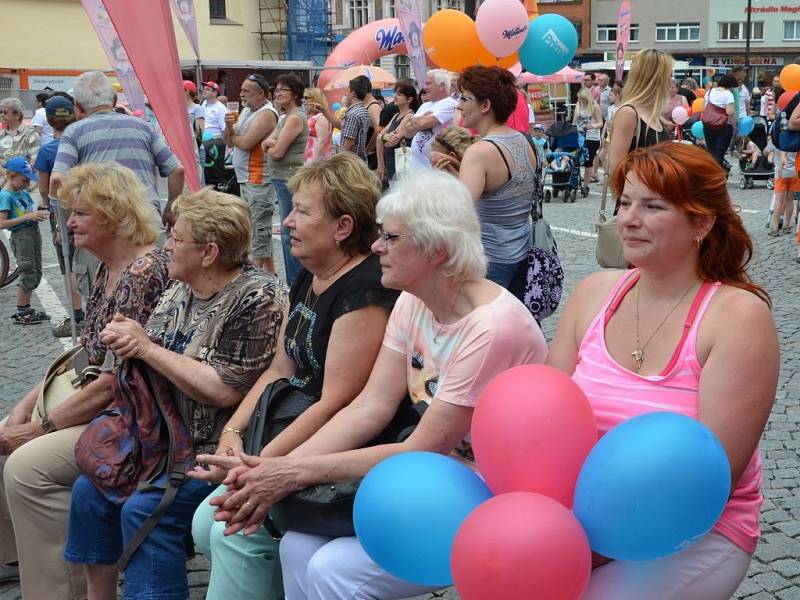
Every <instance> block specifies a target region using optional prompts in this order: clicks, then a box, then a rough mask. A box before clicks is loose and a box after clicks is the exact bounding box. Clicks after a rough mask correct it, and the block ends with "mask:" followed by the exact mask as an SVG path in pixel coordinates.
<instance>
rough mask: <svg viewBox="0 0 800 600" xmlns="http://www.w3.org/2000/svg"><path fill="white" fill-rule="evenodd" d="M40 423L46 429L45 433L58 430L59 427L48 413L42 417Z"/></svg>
mask: <svg viewBox="0 0 800 600" xmlns="http://www.w3.org/2000/svg"><path fill="white" fill-rule="evenodd" d="M39 424H40V425H41V426H42V429H44V432H45V433H53V432H54V431H58V429H57V428H56V426H55V423H53V422H52V421H51V420H50V417H48V416H47V415H45V416H44V417H42V420H41V421H40V422H39Z"/></svg>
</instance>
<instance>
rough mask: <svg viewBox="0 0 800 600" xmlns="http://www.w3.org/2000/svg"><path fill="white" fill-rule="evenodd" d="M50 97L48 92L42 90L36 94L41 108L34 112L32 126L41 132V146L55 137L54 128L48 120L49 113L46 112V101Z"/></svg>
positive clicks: (37, 131)
mask: <svg viewBox="0 0 800 600" xmlns="http://www.w3.org/2000/svg"><path fill="white" fill-rule="evenodd" d="M49 98H50V94H48V93H47V92H40V93H39V94H36V103H37V104H38V105H39V108H37V109H36V112H35V113H33V118H32V119H31V126H32V127H33V128H34V129H35V130H36V133H38V134H39V146H44V145H45V144H46V143H47V142H49V141H50V140H52V139H53V128H52V127H50V124H49V123H48V122H47V113H46V112H45V108H44V103H45V102H47V100H48V99H49Z"/></svg>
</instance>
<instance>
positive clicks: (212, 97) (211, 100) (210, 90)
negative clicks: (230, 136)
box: [202, 81, 228, 138]
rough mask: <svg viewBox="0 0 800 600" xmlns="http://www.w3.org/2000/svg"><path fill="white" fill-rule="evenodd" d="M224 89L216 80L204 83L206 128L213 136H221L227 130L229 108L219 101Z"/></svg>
mask: <svg viewBox="0 0 800 600" xmlns="http://www.w3.org/2000/svg"><path fill="white" fill-rule="evenodd" d="M221 93H222V90H221V89H220V87H219V84H218V83H217V82H216V81H206V82H205V83H204V84H203V97H204V98H205V100H203V104H202V106H203V111H204V112H205V116H206V126H205V130H206V131H207V132H208V133H210V134H211V136H212V137H215V138H221V137H222V134H223V132H224V131H225V115H226V114H228V108H227V107H226V106H225V105H224V104H223V103H222V102H220V101H219V95H220V94H221Z"/></svg>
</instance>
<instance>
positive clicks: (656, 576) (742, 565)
mask: <svg viewBox="0 0 800 600" xmlns="http://www.w3.org/2000/svg"><path fill="white" fill-rule="evenodd" d="M751 558H752V557H751V556H750V555H749V554H748V553H747V552H745V551H744V550H742V549H741V548H739V546H737V545H736V544H734V543H733V542H731V541H730V540H729V539H728V538H726V537H724V536H723V535H721V534H719V533H717V532H716V531H712V532H711V533H709V534H708V535H706V536H705V537H704V538H703V539H702V540H700V541H699V542H697V543H696V544H695V545H694V546H690V547H689V548H687V549H686V550H684V551H683V552H680V553H678V554H675V555H673V556H668V557H667V558H662V559H660V560H651V561H643V562H639V561H614V562H610V563H608V564H606V565H603V566H602V567H599V568H597V569H595V570H594V571H593V572H592V578H591V580H590V581H589V588H588V589H587V590H586V593H585V594H584V596H583V598H582V600H642V599H643V598H646V599H647V600H728V599H729V598H730V597H731V596H733V593H734V592H735V591H736V588H738V587H739V584H740V583H741V582H742V580H743V579H744V577H745V575H747V568H748V567H749V566H750V559H751Z"/></svg>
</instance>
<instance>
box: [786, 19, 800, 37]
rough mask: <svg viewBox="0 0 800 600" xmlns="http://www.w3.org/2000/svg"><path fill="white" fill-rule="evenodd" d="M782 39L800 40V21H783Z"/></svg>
mask: <svg viewBox="0 0 800 600" xmlns="http://www.w3.org/2000/svg"><path fill="white" fill-rule="evenodd" d="M783 39H784V41H795V40H800V21H784V22H783Z"/></svg>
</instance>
